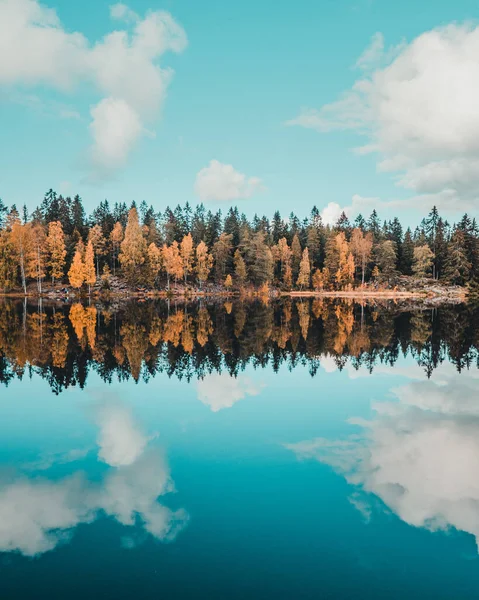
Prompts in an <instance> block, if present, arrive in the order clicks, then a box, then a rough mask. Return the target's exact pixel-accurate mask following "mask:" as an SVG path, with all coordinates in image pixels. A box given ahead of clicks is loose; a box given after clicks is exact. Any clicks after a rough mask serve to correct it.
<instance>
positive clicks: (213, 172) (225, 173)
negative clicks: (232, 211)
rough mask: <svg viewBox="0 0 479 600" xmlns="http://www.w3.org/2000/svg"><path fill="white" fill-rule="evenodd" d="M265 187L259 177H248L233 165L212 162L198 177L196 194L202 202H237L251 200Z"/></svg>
mask: <svg viewBox="0 0 479 600" xmlns="http://www.w3.org/2000/svg"><path fill="white" fill-rule="evenodd" d="M262 189H263V185H262V182H261V179H259V178H258V177H248V178H247V177H246V175H244V174H243V173H240V172H238V171H236V169H234V168H233V166H232V165H225V164H223V163H220V162H219V161H217V160H211V161H210V164H209V165H208V166H207V167H204V168H203V169H201V171H199V172H198V174H197V175H196V181H195V192H196V193H197V194H198V196H199V197H200V198H201V199H202V200H218V201H223V200H224V201H226V200H237V199H239V198H250V197H251V196H252V195H253V194H254V193H255V192H257V191H261V190H262Z"/></svg>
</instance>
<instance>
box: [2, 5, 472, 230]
mask: <svg viewBox="0 0 479 600" xmlns="http://www.w3.org/2000/svg"><path fill="white" fill-rule="evenodd" d="M478 8H479V6H478V5H477V2H475V1H474V2H473V1H472V0H457V1H456V2H454V3H451V2H448V1H443V0H436V1H434V2H433V1H430V0H427V1H422V2H420V3H417V2H412V1H411V0H406V1H404V2H402V3H391V2H384V1H379V0H335V1H332V0H322V1H316V0H297V1H296V2H294V3H293V2H290V1H287V0H282V1H280V2H278V0H261V1H260V2H258V1H257V0H242V1H241V2H220V1H218V0H202V1H201V2H198V1H195V0H162V1H161V2H158V1H156V0H130V2H129V3H128V4H118V3H117V4H115V3H114V2H111V1H110V2H108V1H104V0H82V2H72V1H71V0H46V1H45V2H43V3H40V2H38V1H37V0H0V131H1V140H2V143H1V145H0V164H1V169H0V197H1V198H3V200H4V202H5V203H7V204H12V203H16V204H17V205H19V206H21V205H23V204H26V205H27V207H28V208H29V209H30V210H32V209H33V208H34V207H35V206H37V205H38V204H39V203H40V202H41V200H42V198H43V195H44V193H45V192H46V191H47V190H48V189H49V188H54V189H55V190H57V192H58V193H62V194H64V195H74V194H77V193H78V194H80V195H81V197H82V198H83V200H84V203H85V207H86V209H87V210H88V211H91V210H92V209H93V208H94V207H95V205H96V204H97V203H98V202H100V201H101V200H103V199H105V198H106V199H108V200H109V201H110V202H111V203H114V202H123V201H124V202H127V203H130V202H131V201H132V200H135V201H137V202H141V201H142V200H146V201H147V202H148V203H149V204H150V203H151V204H153V206H154V207H155V208H156V209H157V210H163V209H164V208H165V206H166V205H170V206H175V205H176V204H178V203H185V202H186V201H188V202H190V204H192V205H196V204H197V203H198V202H201V201H203V202H204V203H205V204H206V206H207V207H208V208H211V209H215V210H216V209H218V208H221V209H222V210H223V211H227V210H228V208H229V207H230V206H231V205H237V206H238V207H239V208H240V210H241V211H242V212H245V213H246V214H247V215H248V216H252V215H253V214H254V213H255V212H257V213H259V214H266V215H268V216H272V214H273V213H274V211H275V210H280V212H281V214H282V215H283V216H287V215H289V213H290V212H291V211H292V210H293V211H294V212H295V213H297V214H298V215H299V216H300V217H303V216H306V215H307V214H308V213H309V211H310V210H311V207H312V206H313V205H316V206H317V207H318V208H319V209H320V211H321V213H322V215H323V218H324V220H325V221H326V222H333V221H334V220H335V219H336V218H337V216H338V215H339V213H340V212H341V210H345V211H346V212H347V214H348V215H349V216H350V217H351V218H354V217H355V216H356V215H357V214H358V213H359V212H361V213H363V214H364V215H368V214H370V212H371V210H372V209H373V208H376V209H377V210H378V212H379V214H380V216H382V217H384V218H391V217H392V216H394V215H398V216H399V217H400V218H401V219H403V220H404V221H405V222H406V223H408V224H414V223H416V222H417V221H418V220H419V219H420V218H422V216H423V215H424V214H426V213H427V212H428V211H429V210H430V208H431V207H432V205H434V204H436V205H437V206H438V207H439V208H440V210H441V212H442V213H444V214H445V216H446V217H447V218H448V219H450V220H454V219H455V218H457V217H459V216H460V215H461V214H462V213H463V212H465V211H468V212H471V213H472V214H475V212H476V209H477V207H478V204H479V200H478V190H479V28H478V27H477V20H476V15H477V14H478Z"/></svg>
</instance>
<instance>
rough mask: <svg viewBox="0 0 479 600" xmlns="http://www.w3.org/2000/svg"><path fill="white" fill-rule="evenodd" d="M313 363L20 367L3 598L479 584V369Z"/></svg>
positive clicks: (394, 590)
mask: <svg viewBox="0 0 479 600" xmlns="http://www.w3.org/2000/svg"><path fill="white" fill-rule="evenodd" d="M98 329H100V325H98ZM309 335H310V334H309V333H308V336H309ZM316 359H317V360H318V361H319V367H318V368H317V371H316V372H315V374H314V376H311V374H310V365H309V364H306V363H304V364H302V362H301V360H298V361H297V362H296V363H295V364H292V363H291V362H290V363H283V364H281V365H280V367H279V368H278V369H277V371H276V372H275V370H274V369H273V367H272V365H271V364H263V365H261V366H260V365H258V364H255V361H254V357H251V359H250V360H249V361H248V362H247V363H246V364H245V365H244V368H243V369H242V370H241V371H240V372H239V374H238V376H237V377H233V376H231V375H230V374H229V373H228V372H227V371H225V370H222V371H221V372H216V371H214V370H213V371H212V372H210V373H207V374H206V375H204V376H203V377H198V376H197V375H195V374H193V375H192V377H191V379H190V381H187V380H186V379H185V378H183V379H181V380H179V379H178V378H177V377H170V376H169V375H168V373H167V372H158V373H156V374H155V376H154V377H151V378H147V379H148V380H147V381H145V379H144V378H140V379H139V380H138V382H136V381H135V380H134V379H133V378H129V379H124V380H121V381H119V380H118V378H114V379H113V380H112V381H111V383H109V382H107V381H105V378H104V377H103V376H102V374H101V373H100V372H98V370H94V369H92V370H90V371H89V373H88V378H87V384H86V385H85V386H84V388H83V389H81V388H80V387H79V386H77V385H75V386H73V385H72V386H67V387H66V388H65V389H64V390H63V391H62V392H61V393H60V394H55V393H53V392H52V385H51V382H50V381H49V380H48V378H46V377H45V376H44V373H42V372H41V371H40V370H38V369H37V368H33V369H31V370H30V372H29V373H27V371H25V372H23V374H22V376H21V378H18V377H15V378H13V379H11V380H10V381H9V385H8V386H4V387H2V388H0V551H1V554H0V597H1V598H2V599H4V598H44V597H48V598H85V597H89V598H112V599H121V598H132V597H136V598H158V597H161V598H175V599H176V598H285V599H286V598H288V599H289V598H308V599H309V598H405V597H409V598H455V599H459V598H477V597H478V595H479V560H478V558H479V555H478V549H477V544H476V536H479V477H478V473H479V404H478V398H479V394H478V391H479V370H478V369H477V367H476V366H475V364H471V365H470V368H469V369H464V370H463V371H462V372H461V373H459V372H458V370H457V367H456V365H455V364H453V363H452V362H451V360H449V359H448V358H447V357H446V356H444V357H443V360H442V362H440V363H439V364H437V366H436V368H435V369H434V371H433V373H432V376H431V377H430V378H428V376H427V374H426V371H427V369H425V368H424V365H423V364H420V363H421V361H418V356H417V355H413V353H412V352H407V353H406V354H405V355H404V354H403V353H399V355H398V356H397V358H396V359H395V362H394V364H393V365H391V364H388V363H387V362H382V361H381V360H378V361H377V364H376V365H375V368H374V370H373V372H372V373H370V370H369V368H366V367H365V366H360V367H359V368H358V369H357V368H355V367H353V365H352V363H351V361H350V360H349V361H347V362H346V363H345V364H344V365H343V364H342V363H339V364H338V360H337V357H336V360H335V357H333V356H332V355H329V354H324V355H320V356H316ZM340 367H341V368H340Z"/></svg>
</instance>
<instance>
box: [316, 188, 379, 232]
mask: <svg viewBox="0 0 479 600" xmlns="http://www.w3.org/2000/svg"><path fill="white" fill-rule="evenodd" d="M383 204H384V203H382V202H381V201H380V200H379V198H366V197H364V196H360V195H359V194H354V195H353V197H352V198H351V204H349V205H347V206H341V205H339V204H338V203H337V202H329V204H327V205H326V206H325V207H324V208H323V210H322V211H321V219H322V221H323V223H324V224H325V225H334V224H335V223H336V222H337V220H338V219H339V217H340V216H341V213H343V212H344V213H345V214H346V216H347V217H348V219H353V218H354V217H356V216H357V215H359V214H362V215H363V216H364V217H367V216H368V215H369V214H370V213H371V212H372V211H373V209H374V208H375V209H376V210H377V209H378V208H379V207H380V206H382V205H383Z"/></svg>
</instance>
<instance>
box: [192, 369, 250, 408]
mask: <svg viewBox="0 0 479 600" xmlns="http://www.w3.org/2000/svg"><path fill="white" fill-rule="evenodd" d="M197 390H198V399H199V400H201V402H203V404H206V406H209V407H210V408H211V410H212V411H213V412H217V411H219V410H222V409H223V408H231V407H232V406H233V404H235V402H238V401H239V400H242V399H243V398H245V397H246V396H257V395H258V394H259V393H260V390H261V386H258V385H257V384H255V383H254V382H253V381H251V379H249V378H248V377H245V376H244V375H240V376H238V377H232V376H231V375H228V374H227V373H222V374H218V373H213V374H212V375H206V376H205V377H204V379H200V380H198V383H197Z"/></svg>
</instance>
